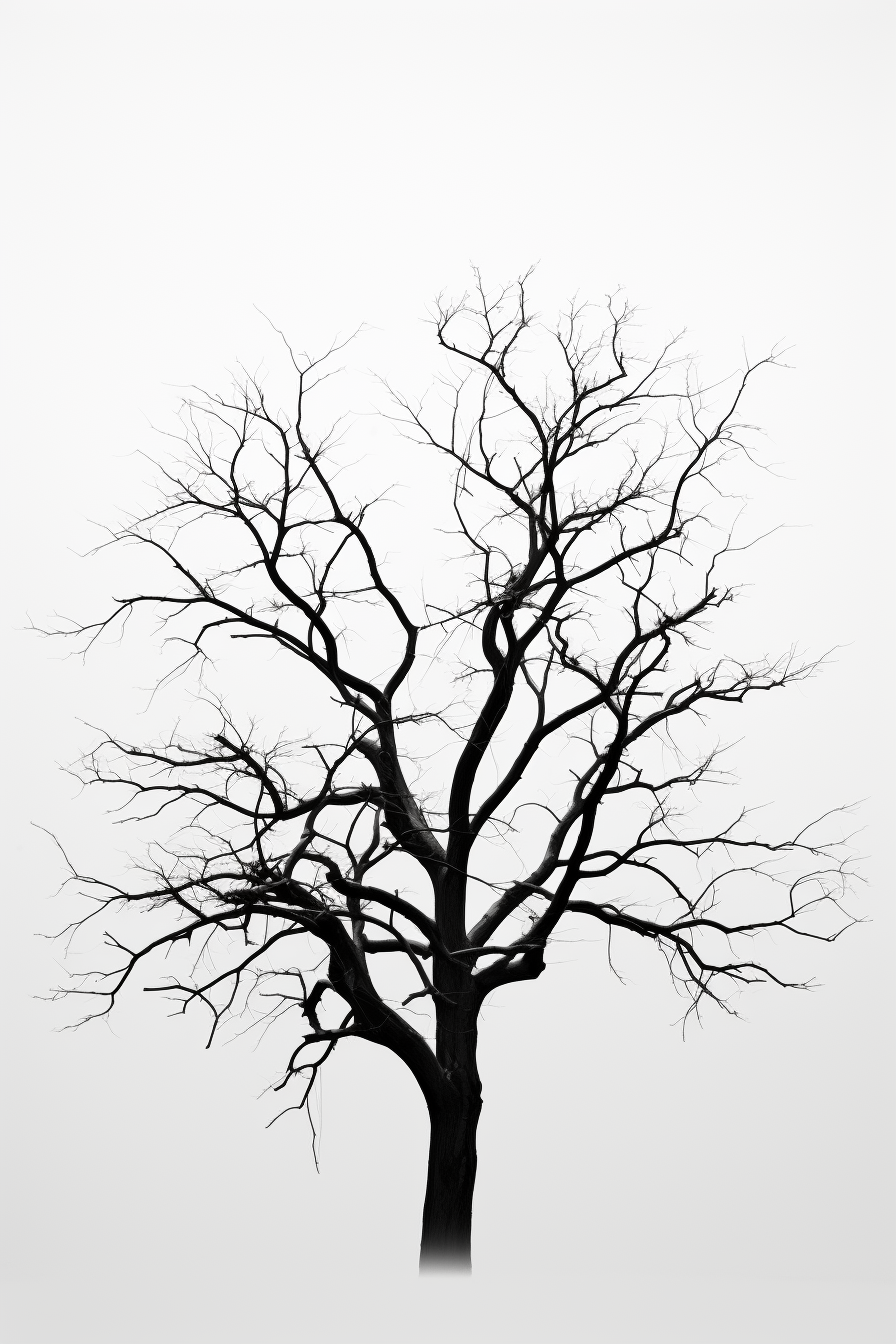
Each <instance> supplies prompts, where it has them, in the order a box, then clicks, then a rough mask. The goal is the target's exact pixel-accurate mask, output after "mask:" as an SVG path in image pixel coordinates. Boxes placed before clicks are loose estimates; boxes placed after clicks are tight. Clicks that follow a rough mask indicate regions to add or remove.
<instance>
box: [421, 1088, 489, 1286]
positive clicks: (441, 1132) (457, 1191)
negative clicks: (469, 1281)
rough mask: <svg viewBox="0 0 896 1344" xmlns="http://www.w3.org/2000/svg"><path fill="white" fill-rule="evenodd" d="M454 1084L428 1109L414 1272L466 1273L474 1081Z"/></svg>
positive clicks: (478, 1101) (476, 1108)
mask: <svg viewBox="0 0 896 1344" xmlns="http://www.w3.org/2000/svg"><path fill="white" fill-rule="evenodd" d="M458 1081H459V1083H460V1085H459V1086H458V1087H457V1092H456V1094H455V1095H454V1096H452V1097H449V1098H447V1099H446V1104H445V1105H444V1106H441V1107H439V1108H438V1109H435V1108H434V1107H431V1108H430V1137H429V1168H428V1171H427V1177H426V1197H425V1199H424V1202H423V1235H422V1238H421V1242H420V1270H421V1273H422V1272H429V1271H433V1270H436V1271H439V1270H442V1271H445V1270H448V1271H454V1272H456V1273H467V1274H468V1273H469V1272H470V1269H471V1260H470V1232H471V1227H472V1222H473V1187H474V1185H475V1182H476V1126H477V1124H478V1123H479V1112H480V1111H481V1109H482V1098H481V1095H480V1089H479V1080H478V1078H477V1077H476V1076H475V1075H474V1077H473V1078H472V1079H466V1078H464V1079H462V1080H458Z"/></svg>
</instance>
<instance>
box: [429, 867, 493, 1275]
mask: <svg viewBox="0 0 896 1344" xmlns="http://www.w3.org/2000/svg"><path fill="white" fill-rule="evenodd" d="M465 887H466V882H465V878H464V876H463V875H462V874H461V873H459V872H454V873H450V874H446V875H445V876H443V878H442V880H441V881H440V882H439V883H438V885H437V886H436V891H435V897H436V922H437V924H438V926H439V932H440V934H441V936H442V939H443V940H444V943H445V944H447V946H449V947H452V948H460V947H463V946H465V945H466V944H467V936H466V930H465V928H464V924H465V918H464V906H465ZM433 983H434V985H435V989H436V993H437V998H436V1061H437V1063H438V1064H439V1066H440V1068H441V1070H442V1085H441V1087H440V1088H439V1090H438V1093H437V1094H436V1095H435V1096H431V1097H429V1098H428V1099H427V1104H428V1106H429V1123H430V1137H429V1165H428V1169H427V1176H426V1195H425V1198H424V1201H423V1231H422V1236H421V1241H420V1268H421V1270H423V1271H430V1270H454V1271H457V1272H460V1273H469V1272H470V1268H471V1262H470V1229H471V1225H472V1219H473V1189H474V1186H475V1183H476V1128H477V1125H478V1123H479V1113H480V1111H481V1110H482V1086H481V1083H480V1081H479V1070H478V1068H477V1064H476V1045H477V1021H476V1019H477V1015H478V1010H479V1002H478V998H477V995H476V993H475V989H474V985H473V976H472V966H471V965H464V964H459V963H458V962H457V961H454V960H452V961H449V960H448V959H447V958H445V957H436V958H435V961H434V965H433Z"/></svg>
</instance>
